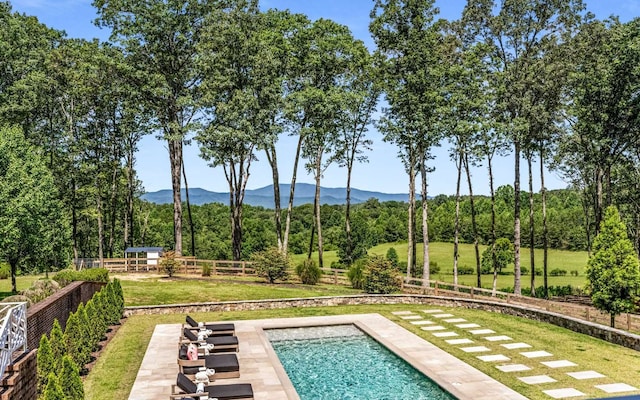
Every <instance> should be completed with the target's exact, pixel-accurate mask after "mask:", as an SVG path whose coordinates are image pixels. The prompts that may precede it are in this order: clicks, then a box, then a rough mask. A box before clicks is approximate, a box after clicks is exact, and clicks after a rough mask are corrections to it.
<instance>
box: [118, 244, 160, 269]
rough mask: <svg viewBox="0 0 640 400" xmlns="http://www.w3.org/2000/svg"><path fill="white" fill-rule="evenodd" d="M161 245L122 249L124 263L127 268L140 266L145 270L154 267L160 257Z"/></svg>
mask: <svg viewBox="0 0 640 400" xmlns="http://www.w3.org/2000/svg"><path fill="white" fill-rule="evenodd" d="M163 252H164V248H163V247H127V249H126V250H125V251H124V258H125V263H126V265H127V270H132V269H134V268H135V270H136V271H138V268H140V267H142V268H144V269H145V270H147V271H148V270H149V269H150V268H151V269H156V268H157V266H158V259H159V258H160V257H162V253H163Z"/></svg>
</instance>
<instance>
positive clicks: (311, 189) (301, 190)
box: [141, 183, 409, 209]
mask: <svg viewBox="0 0 640 400" xmlns="http://www.w3.org/2000/svg"><path fill="white" fill-rule="evenodd" d="M290 188H291V185H290V184H281V185H280V198H281V200H280V201H281V206H282V207H283V208H285V207H286V206H287V204H288V203H289V189H290ZM315 191H316V187H315V185H313V184H309V183H296V191H295V194H294V198H293V204H294V205H296V206H299V205H302V204H313V198H314V196H315ZM141 197H142V199H143V200H146V201H148V202H150V203H156V204H168V203H172V202H173V192H172V191H171V190H170V189H163V190H159V191H157V192H147V193H145V194H143V195H142V196H141ZM346 198H347V189H346V188H326V187H322V186H321V187H320V203H321V204H329V205H336V204H345V203H346ZM371 198H375V199H378V200H379V201H380V202H384V201H400V202H407V201H409V195H408V194H403V193H381V192H372V191H367V190H360V189H356V188H351V203H352V204H358V203H364V202H365V201H367V200H369V199H371ZM182 201H186V190H185V189H182ZM189 201H190V202H191V204H195V205H202V204H208V203H222V204H229V193H228V192H227V193H219V192H211V191H208V190H205V189H201V188H189ZM244 204H248V205H252V206H260V207H264V208H271V209H272V208H274V203H273V185H268V186H265V187H261V188H258V189H252V190H249V189H247V191H246V193H245V198H244Z"/></svg>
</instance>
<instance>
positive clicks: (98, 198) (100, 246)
mask: <svg viewBox="0 0 640 400" xmlns="http://www.w3.org/2000/svg"><path fill="white" fill-rule="evenodd" d="M96 214H97V216H98V259H99V260H100V267H102V265H103V259H104V248H103V246H104V228H103V226H102V196H101V195H100V190H99V189H98V182H96Z"/></svg>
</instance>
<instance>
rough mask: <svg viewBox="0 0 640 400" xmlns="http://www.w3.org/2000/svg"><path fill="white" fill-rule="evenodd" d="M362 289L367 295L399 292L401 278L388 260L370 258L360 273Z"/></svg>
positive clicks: (375, 257)
mask: <svg viewBox="0 0 640 400" xmlns="http://www.w3.org/2000/svg"><path fill="white" fill-rule="evenodd" d="M362 280H363V285H362V286H363V287H362V288H363V289H364V291H365V292H367V293H376V294H388V293H393V292H395V291H398V290H400V285H401V278H400V276H399V275H398V272H397V270H396V269H395V268H394V267H393V265H392V264H391V262H390V261H389V260H385V259H384V258H382V257H380V256H372V257H369V259H368V260H367V262H366V264H365V267H364V271H363V272H362Z"/></svg>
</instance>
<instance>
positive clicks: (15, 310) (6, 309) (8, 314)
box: [0, 302, 27, 376]
mask: <svg viewBox="0 0 640 400" xmlns="http://www.w3.org/2000/svg"><path fill="white" fill-rule="evenodd" d="M21 347H22V351H23V352H25V353H26V352H27V303H26V302H22V303H0V376H2V375H3V374H4V371H5V370H6V368H7V366H9V364H11V361H12V359H13V353H14V352H16V351H17V350H18V349H20V348H21Z"/></svg>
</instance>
